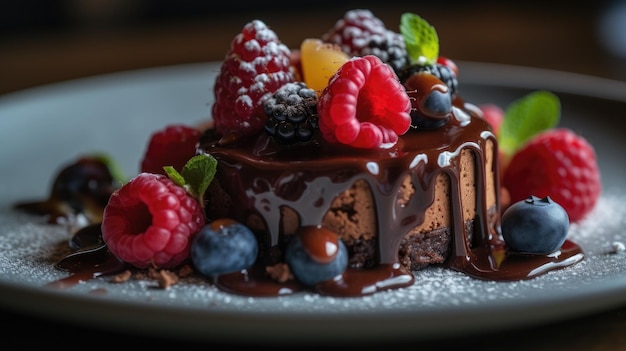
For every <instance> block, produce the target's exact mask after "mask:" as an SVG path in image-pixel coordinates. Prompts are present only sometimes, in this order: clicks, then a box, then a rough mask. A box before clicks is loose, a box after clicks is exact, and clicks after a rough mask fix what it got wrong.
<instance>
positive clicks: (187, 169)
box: [181, 154, 217, 202]
mask: <svg viewBox="0 0 626 351" xmlns="http://www.w3.org/2000/svg"><path fill="white" fill-rule="evenodd" d="M216 170H217V160H216V159H215V158H214V157H213V156H211V155H209V154H201V155H196V156H194V157H192V158H191V159H189V161H187V163H186V164H185V166H184V167H183V170H182V172H181V174H182V176H183V178H185V183H186V185H187V191H188V192H189V193H190V194H192V195H193V196H195V197H196V198H198V200H199V201H201V202H202V198H203V197H204V192H205V191H206V190H207V188H208V187H209V184H211V182H212V181H213V178H214V177H215V171H216Z"/></svg>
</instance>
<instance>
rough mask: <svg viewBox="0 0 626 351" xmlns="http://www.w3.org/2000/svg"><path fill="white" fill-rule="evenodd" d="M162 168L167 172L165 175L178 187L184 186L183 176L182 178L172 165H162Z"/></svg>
mask: <svg viewBox="0 0 626 351" xmlns="http://www.w3.org/2000/svg"><path fill="white" fill-rule="evenodd" d="M163 170H164V171H165V173H167V176H168V177H169V178H170V179H171V180H172V181H173V182H174V183H176V185H178V186H180V187H183V188H184V187H185V178H183V176H182V175H180V173H178V171H177V170H176V169H175V168H174V167H172V166H164V167H163Z"/></svg>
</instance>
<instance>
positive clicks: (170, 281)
mask: <svg viewBox="0 0 626 351" xmlns="http://www.w3.org/2000/svg"><path fill="white" fill-rule="evenodd" d="M156 273H157V278H156V280H157V282H158V283H159V287H160V288H162V289H167V288H169V287H170V286H172V285H174V284H176V283H178V279H179V278H178V275H177V274H176V273H174V272H171V271H168V270H166V269H162V270H160V271H158V272H156Z"/></svg>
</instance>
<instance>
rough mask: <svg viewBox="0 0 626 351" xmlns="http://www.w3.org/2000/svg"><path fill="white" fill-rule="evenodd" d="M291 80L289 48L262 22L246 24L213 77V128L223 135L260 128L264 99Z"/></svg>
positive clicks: (239, 134)
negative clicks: (214, 77)
mask: <svg viewBox="0 0 626 351" xmlns="http://www.w3.org/2000/svg"><path fill="white" fill-rule="evenodd" d="M294 81H295V75H294V74H293V72H292V69H291V51H290V50H289V48H288V47H287V46H285V45H284V44H282V43H281V42H280V41H279V39H278V36H277V35H276V33H275V32H274V31H272V30H271V29H270V28H269V27H267V26H266V25H265V23H263V22H262V21H260V20H253V21H251V22H249V23H247V24H246V25H245V26H244V27H243V29H242V31H241V33H239V34H238V35H237V36H235V38H234V39H233V41H232V43H231V47H230V50H229V51H228V53H227V54H226V58H225V59H224V61H223V62H222V66H221V68H220V73H219V74H218V76H217V78H216V80H215V85H214V89H213V92H214V95H215V103H214V104H213V107H212V113H213V119H214V121H215V128H216V131H217V132H218V133H219V134H221V135H223V136H226V135H238V136H247V135H254V134H257V133H258V132H260V131H262V130H263V126H264V125H265V121H266V119H267V118H266V116H265V114H264V113H263V101H264V100H265V99H266V98H267V97H268V96H270V95H271V94H272V93H273V92H274V91H276V90H277V89H278V88H280V87H281V86H283V85H284V84H285V83H288V82H294Z"/></svg>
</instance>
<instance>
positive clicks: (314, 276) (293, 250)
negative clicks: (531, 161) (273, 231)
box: [285, 226, 348, 286]
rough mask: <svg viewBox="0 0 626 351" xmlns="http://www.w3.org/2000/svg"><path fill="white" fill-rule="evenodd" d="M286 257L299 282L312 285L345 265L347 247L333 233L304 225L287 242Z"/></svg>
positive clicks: (325, 278) (346, 261)
mask: <svg viewBox="0 0 626 351" xmlns="http://www.w3.org/2000/svg"><path fill="white" fill-rule="evenodd" d="M285 261H286V262H287V264H288V265H289V268H290V269H291V272H292V273H293V275H294V277H295V278H296V279H297V280H298V281H299V282H301V283H302V284H304V285H307V286H313V285H315V284H317V283H319V282H322V281H325V280H329V279H332V278H334V277H336V276H338V275H340V274H342V273H343V272H344V271H345V270H346V268H348V250H347V249H346V246H345V245H344V243H343V242H342V241H341V240H340V239H339V238H338V237H337V235H336V234H335V233H333V232H331V231H329V230H327V229H324V228H322V227H313V226H312V227H305V228H302V229H301V231H300V232H299V233H298V234H296V235H294V237H293V238H292V239H291V240H290V241H289V243H288V244H287V247H286V248H285Z"/></svg>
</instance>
